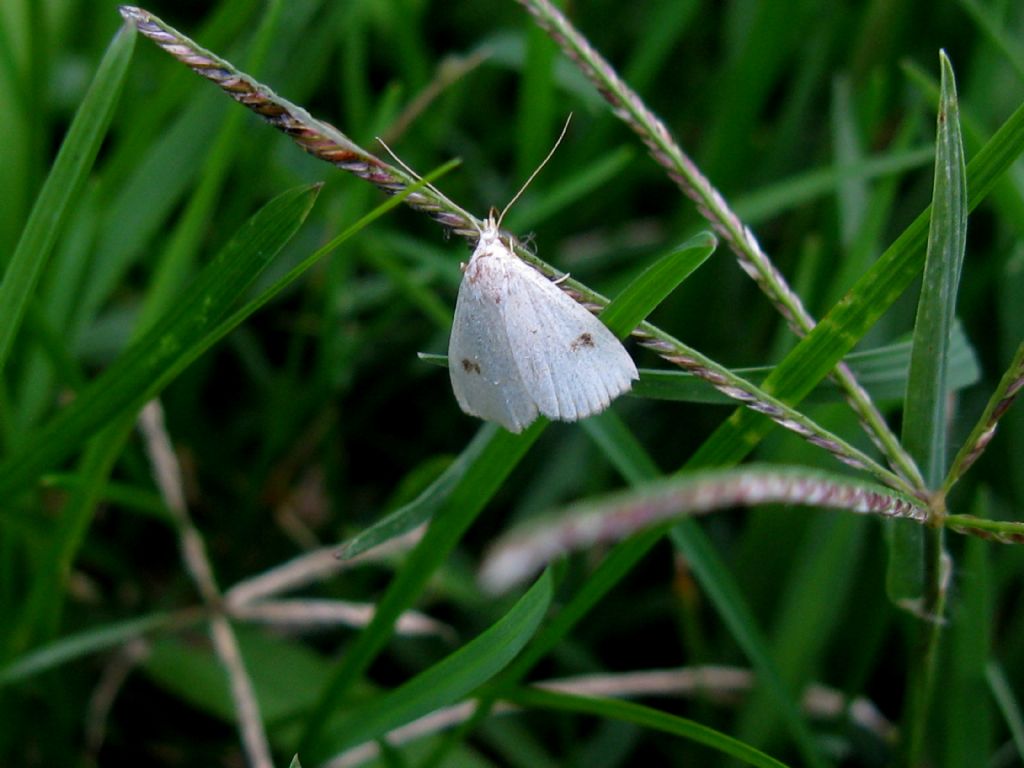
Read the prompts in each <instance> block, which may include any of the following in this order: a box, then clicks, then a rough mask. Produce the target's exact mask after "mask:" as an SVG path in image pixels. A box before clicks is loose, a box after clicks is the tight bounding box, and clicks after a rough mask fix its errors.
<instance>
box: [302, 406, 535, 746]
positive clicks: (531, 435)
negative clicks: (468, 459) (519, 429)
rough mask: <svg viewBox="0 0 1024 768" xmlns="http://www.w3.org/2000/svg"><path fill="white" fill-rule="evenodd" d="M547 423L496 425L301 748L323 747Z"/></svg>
mask: <svg viewBox="0 0 1024 768" xmlns="http://www.w3.org/2000/svg"><path fill="white" fill-rule="evenodd" d="M546 426H547V422H546V421H545V420H544V419H538V420H537V421H536V422H534V423H533V425H532V426H530V427H529V428H527V429H526V430H525V431H524V432H523V433H522V434H519V435H513V434H512V433H510V432H507V431H505V430H496V431H495V432H494V433H493V436H492V438H491V440H490V441H489V442H488V444H487V446H486V449H485V450H483V451H481V454H480V457H479V458H478V459H477V461H475V462H473V464H472V466H471V467H470V468H469V469H468V470H467V471H466V473H465V474H464V475H463V476H462V477H461V478H460V479H459V482H458V483H457V484H456V485H455V487H454V488H453V489H452V492H451V493H450V494H449V495H448V497H447V498H446V499H445V503H444V504H443V505H442V507H441V508H440V509H439V510H438V511H437V512H435V514H434V515H433V519H432V521H431V524H430V527H429V528H428V529H427V532H426V534H425V535H424V536H423V538H422V539H421V540H420V543H419V544H418V545H417V546H416V548H415V549H414V550H413V551H412V553H411V554H410V555H409V556H408V557H407V558H406V561H405V563H404V565H403V567H402V570H401V571H399V572H398V574H397V575H396V576H395V578H394V579H393V580H392V582H391V585H390V587H389V588H388V591H387V593H386V594H385V595H384V597H383V598H382V599H381V601H380V602H379V603H378V604H377V608H376V610H375V612H374V615H373V621H371V622H370V624H369V626H368V627H366V629H364V630H363V632H362V633H360V635H359V637H358V638H357V639H356V641H355V643H353V645H352V646H351V647H350V648H349V649H348V651H347V652H346V654H345V656H344V658H343V659H342V661H341V663H340V665H339V666H338V667H337V668H336V669H335V670H334V671H333V672H332V674H331V675H330V678H329V682H328V684H327V686H326V688H325V690H324V692H323V694H322V695H321V697H320V700H319V702H318V703H317V705H316V707H315V708H314V710H313V712H312V714H311V715H310V717H309V718H308V719H307V721H306V733H305V735H304V736H303V739H302V744H301V745H300V749H299V752H300V753H303V754H304V753H306V752H307V751H313V750H316V751H317V752H319V751H320V749H319V742H320V739H321V738H322V734H323V733H324V728H325V727H326V725H327V721H328V718H329V716H330V715H331V713H332V712H333V711H334V710H335V709H336V708H337V707H338V705H339V703H340V702H341V700H342V698H343V697H344V695H345V693H346V692H347V691H348V688H349V686H351V685H352V684H353V683H354V682H355V681H356V680H357V679H358V678H359V677H360V676H361V675H362V674H363V673H364V672H365V671H366V669H367V668H368V667H369V665H370V664H371V662H372V661H373V660H374V658H376V656H377V654H378V653H380V651H381V650H382V649H383V647H384V644H385V643H386V642H387V641H388V639H389V638H390V637H391V635H392V633H393V632H394V624H395V621H396V620H397V619H398V617H399V616H400V615H401V614H402V612H403V611H405V610H406V608H408V606H409V605H410V604H411V603H412V602H413V601H414V600H415V599H416V598H417V597H418V596H419V594H420V593H421V592H422V590H423V588H424V587H425V586H426V583H427V581H428V579H430V577H431V576H432V575H433V574H434V572H435V571H436V570H437V568H438V567H439V566H440V565H441V563H443V562H444V561H445V560H446V559H447V558H448V556H449V555H450V554H451V551H452V548H453V547H454V546H455V545H456V544H457V543H458V541H459V539H460V538H461V537H462V535H463V533H465V531H466V529H467V528H469V526H470V525H471V524H472V522H473V521H474V520H475V519H476V516H477V515H478V514H479V513H480V511H481V510H482V509H483V508H484V506H485V505H486V504H487V502H488V501H490V499H491V497H492V496H493V495H494V493H495V492H496V491H497V489H498V488H500V487H501V484H502V483H503V482H504V481H505V479H506V478H507V477H508V475H509V473H510V472H511V471H512V469H513V468H514V467H515V466H516V465H517V464H518V463H519V461H520V460H521V459H522V457H523V456H524V455H526V452H527V451H528V450H529V449H530V446H532V445H533V443H534V442H535V441H536V439H537V438H538V437H540V435H541V433H542V432H543V431H544V429H545V427H546Z"/></svg>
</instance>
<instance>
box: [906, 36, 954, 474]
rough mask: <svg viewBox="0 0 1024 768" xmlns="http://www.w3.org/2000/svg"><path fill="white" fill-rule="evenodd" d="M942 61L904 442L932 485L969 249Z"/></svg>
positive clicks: (947, 72) (949, 81)
mask: <svg viewBox="0 0 1024 768" xmlns="http://www.w3.org/2000/svg"><path fill="white" fill-rule="evenodd" d="M941 61H942V100H941V102H940V105H939V121H938V122H939V130H938V137H937V150H936V153H935V189H934V193H933V196H932V207H931V211H932V215H931V223H930V226H929V233H928V250H927V255H926V257H925V266H924V280H923V283H922V286H921V296H920V299H919V300H918V305H917V319H916V322H915V323H914V340H913V348H912V352H911V356H910V373H909V381H908V385H907V399H906V401H905V404H904V408H903V443H904V445H905V446H906V448H907V450H908V451H909V452H910V453H911V455H912V456H914V458H915V460H916V461H917V462H918V463H919V465H920V466H921V467H922V468H923V470H924V475H925V480H926V481H927V482H928V484H929V487H936V486H937V485H938V483H939V482H940V481H941V480H942V477H943V475H944V474H945V471H946V440H945V433H946V395H947V387H946V361H947V358H948V357H949V347H950V335H951V332H952V327H953V319H954V317H955V315H956V296H957V289H958V286H959V283H960V271H961V268H962V266H963V259H964V252H965V250H966V248H967V182H966V178H965V175H964V151H963V142H962V141H961V138H960V119H959V113H958V107H957V98H956V84H955V82H954V81H953V71H952V68H951V66H950V63H949V59H947V58H946V56H945V54H944V53H943V54H942V55H941Z"/></svg>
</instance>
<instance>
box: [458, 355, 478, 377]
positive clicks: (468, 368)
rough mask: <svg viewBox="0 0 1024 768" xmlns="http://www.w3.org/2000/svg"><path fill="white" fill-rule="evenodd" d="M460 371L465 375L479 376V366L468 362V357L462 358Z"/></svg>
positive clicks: (470, 361)
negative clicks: (473, 374)
mask: <svg viewBox="0 0 1024 768" xmlns="http://www.w3.org/2000/svg"><path fill="white" fill-rule="evenodd" d="M462 370H464V371H465V372H466V373H475V374H477V375H479V374H480V364H479V363H477V362H474V361H473V360H470V359H469V358H468V357H464V358H462Z"/></svg>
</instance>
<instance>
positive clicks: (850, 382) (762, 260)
mask: <svg viewBox="0 0 1024 768" xmlns="http://www.w3.org/2000/svg"><path fill="white" fill-rule="evenodd" d="M517 2H519V3H520V4H522V5H523V6H524V7H525V8H526V9H527V10H528V11H529V12H530V14H531V15H532V16H533V17H534V18H535V19H536V20H537V23H538V24H539V25H540V26H541V27H542V28H543V29H544V30H545V31H547V32H548V34H549V35H550V36H551V37H552V39H553V40H555V42H556V43H558V45H559V46H560V47H561V48H562V50H563V51H564V52H565V54H566V55H567V56H569V58H571V59H572V60H573V61H575V62H576V63H577V64H578V65H579V67H580V69H581V70H582V71H583V73H584V75H586V76H587V78H588V79H589V80H590V81H591V82H592V83H593V84H594V85H595V86H596V87H597V89H598V91H600V93H601V95H602V96H603V97H604V98H605V100H607V101H608V103H609V104H610V105H611V107H612V111H613V112H614V114H615V116H616V117H618V118H619V119H620V120H622V121H623V122H624V123H626V125H628V126H629V127H630V128H632V129H633V131H634V132H635V133H636V134H637V136H639V138H640V140H641V141H642V142H643V143H644V145H645V146H646V147H647V149H648V151H649V152H650V154H651V157H653V158H654V160H655V161H656V162H657V163H658V164H659V165H661V166H662V167H663V168H664V169H665V170H666V171H667V173H668V176H669V178H671V179H672V181H674V182H675V183H676V184H677V185H678V186H679V187H680V189H681V190H682V191H683V193H684V194H686V196H687V197H689V198H690V199H691V200H693V202H694V203H695V204H696V206H697V210H698V211H699V212H700V214H701V215H702V216H704V217H705V218H706V219H707V220H708V221H709V222H710V223H711V225H712V227H714V229H715V231H716V232H717V233H718V234H719V235H720V236H721V237H722V239H723V240H724V241H725V242H727V243H728V244H729V247H730V248H732V250H733V253H735V254H736V257H737V259H738V260H739V264H740V267H741V268H742V269H743V271H744V272H746V273H747V275H749V276H750V278H751V279H753V280H754V282H755V283H756V284H757V285H758V287H759V288H760V289H761V290H762V291H763V292H764V293H765V295H766V296H767V297H768V298H769V299H770V300H771V302H772V303H773V304H774V305H775V308H776V309H777V310H778V312H779V313H780V314H781V315H782V317H783V318H785V320H786V322H787V323H788V324H789V326H790V328H791V329H792V330H793V332H794V333H796V334H797V335H798V336H805V335H806V334H807V333H808V332H810V330H811V329H812V328H814V326H815V324H816V323H815V320H814V318H813V317H812V316H811V315H810V313H809V312H808V311H807V310H806V308H805V307H804V306H803V303H802V302H801V301H800V297H799V296H797V295H796V293H794V292H793V290H792V289H791V288H790V287H789V284H788V283H787V282H786V280H785V278H784V277H783V276H782V274H781V273H780V272H779V271H778V270H777V269H776V267H775V265H774V264H772V262H771V260H770V259H769V258H768V256H767V254H765V252H764V251H763V250H762V249H761V246H760V244H759V243H758V242H757V238H756V237H755V236H754V233H753V232H751V231H750V229H749V228H748V227H747V226H745V225H744V224H743V222H742V221H741V220H740V218H739V217H738V216H737V215H736V214H735V212H733V210H732V209H731V208H730V207H729V204H728V203H727V202H726V201H725V199H724V198H723V197H722V195H721V194H720V193H719V192H718V190H717V189H715V188H714V187H713V186H712V185H711V182H710V181H708V179H707V178H706V177H705V176H704V175H703V174H702V173H701V172H700V170H699V169H698V168H697V165H696V164H695V163H694V162H693V160H692V159H690V158H689V157H688V156H687V155H686V153H684V152H683V151H682V149H681V148H680V147H679V145H678V144H676V143H675V141H674V140H673V139H672V136H671V135H670V134H669V132H668V129H667V128H666V127H665V124H664V123H662V122H661V120H660V119H658V117H657V116H656V115H655V114H654V113H653V112H651V110H650V109H648V108H647V106H646V105H645V104H644V103H643V101H642V100H641V99H640V97H639V96H638V95H637V94H636V93H635V92H634V91H633V90H632V89H631V88H630V87H629V86H628V85H627V84H626V83H625V82H624V81H623V80H622V78H620V77H619V76H618V74H617V73H616V72H615V70H614V69H613V68H612V67H611V66H610V65H609V64H608V62H607V61H605V59H604V58H603V57H602V56H601V55H600V54H599V53H598V52H597V51H595V50H594V49H593V48H592V47H591V46H590V44H589V43H588V42H587V41H586V39H584V37H583V36H582V35H581V34H580V33H579V32H578V31H577V30H576V29H575V27H573V26H572V24H571V23H570V22H569V20H568V19H567V18H566V17H565V16H564V15H563V14H562V13H561V12H560V11H559V10H558V9H557V8H555V7H554V6H552V5H551V4H550V3H549V2H548V0H517ZM832 375H833V377H834V378H835V380H836V381H837V383H838V384H839V386H840V387H842V389H843V390H844V392H845V393H846V399H847V402H848V403H849V404H850V406H851V407H852V408H853V410H854V412H855V413H856V414H857V416H858V418H859V419H860V421H861V424H862V426H863V427H864V429H865V431H866V433H867V434H868V436H869V437H870V438H871V440H872V442H873V443H874V444H875V446H876V447H877V448H878V450H879V451H881V453H882V455H883V456H885V457H886V459H887V460H888V461H889V463H890V465H891V466H892V467H893V469H894V470H895V471H896V472H897V473H898V474H899V475H901V476H902V477H903V478H904V479H906V480H907V481H908V482H910V484H912V485H913V486H914V487H916V488H918V489H922V488H924V487H925V485H924V480H923V478H922V476H921V472H920V470H919V469H918V468H917V465H916V464H915V463H914V460H913V459H912V458H911V457H910V455H909V454H908V453H907V452H906V451H905V450H904V449H903V447H902V445H901V444H900V441H899V439H898V438H897V437H896V435H895V434H894V433H893V432H892V430H891V429H890V428H889V426H888V425H887V424H886V422H885V418H884V417H883V416H882V414H881V413H880V412H879V411H878V408H877V407H876V406H875V404H874V402H873V401H872V400H871V396H870V395H869V394H868V393H867V391H866V390H865V389H864V388H863V387H862V386H861V385H860V383H859V382H858V381H857V379H856V377H855V376H854V375H853V372H852V371H851V370H850V369H849V367H847V365H846V364H845V363H839V364H838V365H837V366H836V368H835V370H834V371H833V374H832Z"/></svg>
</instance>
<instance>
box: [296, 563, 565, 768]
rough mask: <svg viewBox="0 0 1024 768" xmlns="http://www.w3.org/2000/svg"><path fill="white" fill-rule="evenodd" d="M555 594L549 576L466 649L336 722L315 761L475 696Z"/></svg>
mask: <svg viewBox="0 0 1024 768" xmlns="http://www.w3.org/2000/svg"><path fill="white" fill-rule="evenodd" d="M552 590H553V586H552V581H551V574H550V573H547V572H545V573H544V574H543V575H542V576H541V577H540V578H539V579H538V580H537V582H536V583H535V584H534V585H533V586H532V587H531V588H530V589H529V590H528V591H527V592H526V594H524V595H523V596H522V597H521V598H520V599H519V600H518V601H516V603H515V605H514V606H513V607H512V609H511V610H510V611H509V612H508V613H506V614H505V615H504V616H503V617H502V618H501V619H499V620H498V621H497V622H495V623H494V624H493V625H491V626H490V627H488V628H487V629H486V630H485V631H484V632H482V633H481V634H480V635H478V636H477V637H476V638H474V639H473V640H472V641H470V642H469V643H467V644H466V645H464V646H463V647H462V648H460V649H459V650H457V651H455V652H454V653H452V654H451V655H449V656H447V657H446V658H444V659H442V660H441V661H439V662H438V663H437V664H434V665H433V666H432V667H430V668H429V669H427V670H425V671H423V672H421V673H419V674H418V675H416V677H414V678H412V679H411V680H409V681H408V682H406V683H403V684H402V685H400V686H398V687H397V688H394V689H392V690H390V691H388V692H387V693H385V694H384V695H382V696H380V697H379V698H377V699H374V700H372V701H369V702H365V703H363V704H361V705H360V707H359V708H358V710H357V711H355V712H353V713H352V714H350V715H346V716H343V717H341V718H337V719H334V720H332V721H331V728H330V730H331V733H332V735H334V738H332V739H330V740H328V741H327V742H326V743H325V744H324V745H323V746H322V747H320V748H318V749H317V750H316V752H315V753H313V754H314V758H316V760H317V761H319V759H320V758H327V757H329V756H330V755H334V754H337V753H339V752H342V751H344V750H345V749H348V748H350V747H353V746H356V745H357V744H361V743H362V742H364V741H369V740H371V739H376V738H379V737H381V736H383V735H384V734H385V733H387V732H388V731H390V730H392V729H394V728H397V727H399V726H401V725H405V724H406V723H409V722H411V721H413V720H415V719H417V718H419V717H422V716H424V715H427V714H429V713H430V712H433V711H434V710H437V709H440V708H441V707H445V706H448V705H449V704H454V703H455V702H457V701H461V700H462V699H463V698H465V697H466V696H468V695H469V694H471V693H472V692H473V691H474V690H475V689H477V688H479V687H480V686H481V685H483V684H484V683H486V682H487V681H488V680H490V679H491V678H493V677H494V675H496V674H498V672H500V671H501V670H502V669H504V668H505V667H506V665H508V663H509V662H510V661H512V659H513V658H515V656H516V654H518V653H519V651H520V650H522V648H523V646H524V645H526V643H527V641H529V640H530V638H531V637H533V635H534V633H535V632H536V631H537V627H538V626H539V625H540V622H541V619H542V618H544V614H545V613H546V612H547V609H548V606H549V605H550V604H551V596H552ZM303 754H305V753H303ZM307 757H308V755H307Z"/></svg>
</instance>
